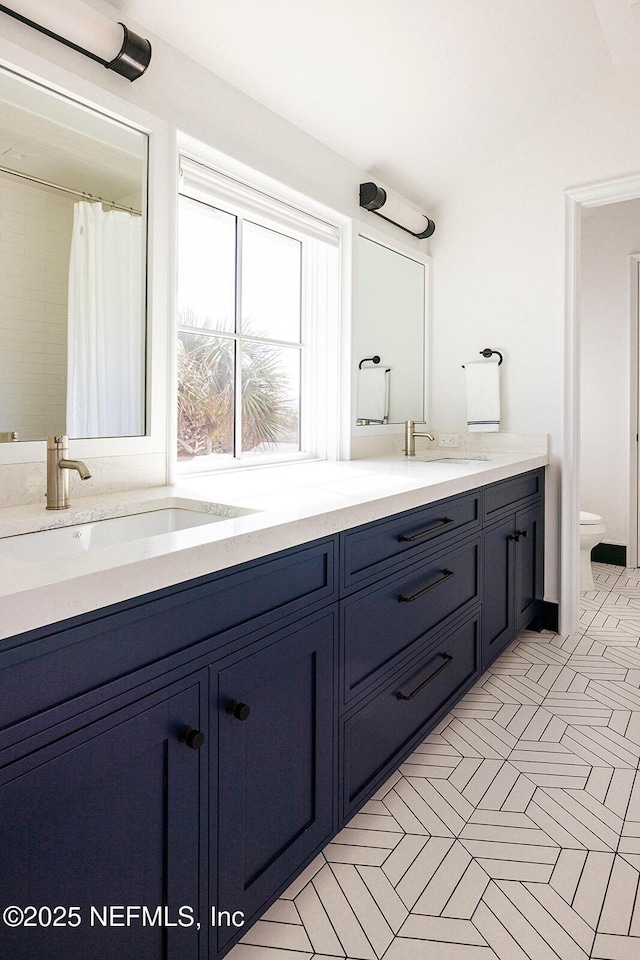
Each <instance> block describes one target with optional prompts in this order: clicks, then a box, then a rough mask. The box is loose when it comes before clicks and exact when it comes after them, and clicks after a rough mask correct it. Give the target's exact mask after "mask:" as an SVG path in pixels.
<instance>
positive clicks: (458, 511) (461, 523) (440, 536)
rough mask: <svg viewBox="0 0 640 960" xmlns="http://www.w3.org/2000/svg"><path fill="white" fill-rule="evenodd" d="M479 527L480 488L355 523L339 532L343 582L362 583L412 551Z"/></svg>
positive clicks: (425, 549)
mask: <svg viewBox="0 0 640 960" xmlns="http://www.w3.org/2000/svg"><path fill="white" fill-rule="evenodd" d="M479 528H480V491H479V490H473V491H472V492H471V493H468V494H463V495H462V496H458V497H450V498H449V499H447V500H438V502H437V503H432V504H430V505H429V506H428V507H419V508H418V509H416V510H409V511H407V512H406V513H399V514H396V515H395V516H394V517H391V518H390V519H389V520H378V521H376V522H375V523H369V524H367V525H366V526H362V527H356V528H355V529H353V530H349V531H347V532H346V533H343V534H341V557H342V570H343V574H342V586H343V588H344V589H345V590H348V589H350V588H355V587H357V586H362V585H363V584H364V583H365V582H366V581H367V580H370V579H372V578H374V577H376V576H381V575H386V574H387V573H388V572H389V568H390V566H393V565H396V564H399V563H402V562H407V561H409V559H410V557H411V555H412V554H415V555H419V554H420V555H421V554H423V553H425V552H428V551H429V550H431V549H436V550H437V549H439V548H440V547H441V546H442V544H445V543H448V542H449V540H451V539H453V538H457V537H459V536H464V535H467V534H470V533H473V532H474V531H475V530H476V529H479Z"/></svg>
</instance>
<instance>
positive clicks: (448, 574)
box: [398, 570, 453, 603]
mask: <svg viewBox="0 0 640 960" xmlns="http://www.w3.org/2000/svg"><path fill="white" fill-rule="evenodd" d="M442 573H443V574H444V576H442V577H440V579H439V580H435V581H434V582H433V583H430V584H429V586H428V587H423V588H422V590H418V592H417V593H413V594H412V595H411V596H410V597H405V595H404V594H403V593H401V594H400V596H399V597H398V603H413V601H414V600H417V599H418V597H423V596H424V595H425V593H429V590H433V589H434V587H439V586H440V584H441V583H444V582H445V580H450V579H451V577H452V576H453V570H443V571H442Z"/></svg>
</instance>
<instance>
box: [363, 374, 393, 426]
mask: <svg viewBox="0 0 640 960" xmlns="http://www.w3.org/2000/svg"><path fill="white" fill-rule="evenodd" d="M388 416H389V377H388V374H387V369H386V368H385V367H362V368H361V369H360V370H358V409H357V418H358V420H368V421H369V423H386V422H387V417H388Z"/></svg>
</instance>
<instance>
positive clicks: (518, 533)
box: [509, 530, 527, 543]
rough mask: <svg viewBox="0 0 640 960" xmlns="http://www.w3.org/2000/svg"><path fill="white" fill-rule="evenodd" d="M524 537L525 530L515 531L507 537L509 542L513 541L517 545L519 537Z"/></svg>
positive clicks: (525, 534)
mask: <svg viewBox="0 0 640 960" xmlns="http://www.w3.org/2000/svg"><path fill="white" fill-rule="evenodd" d="M526 536H527V531H526V530H516V532H515V533H511V534H510V535H509V540H515V541H516V543H517V542H518V540H519V539H520V537H526Z"/></svg>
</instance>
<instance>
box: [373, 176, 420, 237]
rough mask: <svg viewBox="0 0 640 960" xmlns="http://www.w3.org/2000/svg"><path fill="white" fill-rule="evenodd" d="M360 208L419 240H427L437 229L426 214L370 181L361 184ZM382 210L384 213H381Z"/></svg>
mask: <svg viewBox="0 0 640 960" xmlns="http://www.w3.org/2000/svg"><path fill="white" fill-rule="evenodd" d="M360 206H361V207H364V209H365V210H368V211H369V212H370V213H375V214H376V216H378V217H381V218H382V219H383V220H386V221H387V223H392V224H393V225H394V226H395V227H400V229H401V230H404V231H405V233H410V234H411V236H412V237H417V238H418V240H426V239H427V237H430V236H431V235H432V234H433V232H434V230H435V229H436V225H435V223H434V222H433V220H429V218H428V217H427V216H426V215H425V214H422V213H418V212H417V211H416V210H414V209H413V208H412V207H410V206H409V204H408V203H406V202H405V201H404V200H403V199H402V197H400V196H397V195H396V194H392V193H391V191H389V190H385V189H384V188H383V187H379V186H378V184H377V183H372V182H370V181H369V182H368V183H361V184H360ZM382 208H384V213H381V210H382ZM425 220H426V221H427V222H426V224H425V223H424V221H425Z"/></svg>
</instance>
